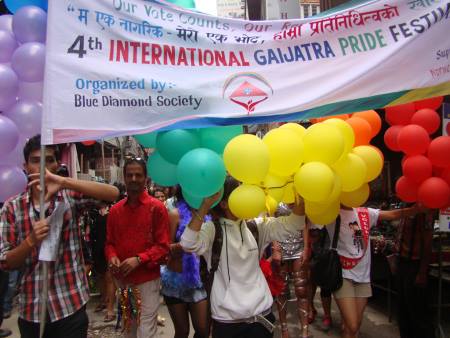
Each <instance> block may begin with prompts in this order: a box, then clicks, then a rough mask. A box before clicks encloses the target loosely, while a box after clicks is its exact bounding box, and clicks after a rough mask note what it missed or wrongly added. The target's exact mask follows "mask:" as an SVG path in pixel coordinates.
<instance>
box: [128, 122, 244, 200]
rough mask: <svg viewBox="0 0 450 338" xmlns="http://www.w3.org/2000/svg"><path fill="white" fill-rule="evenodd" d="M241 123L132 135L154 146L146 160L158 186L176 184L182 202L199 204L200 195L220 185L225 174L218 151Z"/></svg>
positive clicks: (235, 134) (139, 140)
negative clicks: (178, 187)
mask: <svg viewBox="0 0 450 338" xmlns="http://www.w3.org/2000/svg"><path fill="white" fill-rule="evenodd" d="M239 134H242V126H229V127H212V128H204V129H198V130H197V129H191V130H187V129H175V130H170V131H163V132H158V133H149V134H145V135H136V136H135V138H136V139H137V140H138V142H139V143H140V144H141V145H143V146H144V147H147V148H156V151H155V152H154V153H153V154H152V155H150V157H149V159H148V162H147V169H148V173H149V176H150V178H151V179H152V180H153V181H154V182H155V183H156V184H159V185H162V186H174V185H177V184H179V185H180V186H181V188H182V194H183V197H184V199H185V200H186V202H187V203H188V204H189V205H190V206H191V207H193V208H198V207H200V204H201V202H202V200H203V198H205V197H208V196H211V195H214V194H215V193H216V192H218V191H220V190H221V189H222V187H223V184H224V182H225V177H226V171H225V166H224V164H223V160H222V153H223V150H224V148H225V145H226V144H227V143H228V141H229V140H231V139H232V138H233V137H235V136H237V135H239Z"/></svg>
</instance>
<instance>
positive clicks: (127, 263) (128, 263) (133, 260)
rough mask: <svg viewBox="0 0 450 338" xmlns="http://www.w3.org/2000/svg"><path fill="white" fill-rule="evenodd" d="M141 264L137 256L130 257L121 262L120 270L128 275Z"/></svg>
mask: <svg viewBox="0 0 450 338" xmlns="http://www.w3.org/2000/svg"><path fill="white" fill-rule="evenodd" d="M138 266H139V260H138V258H137V257H130V258H127V259H125V260H124V261H123V262H122V263H120V272H121V273H122V275H124V276H126V275H128V274H129V273H130V272H132V271H133V270H134V269H136V268H137V267H138Z"/></svg>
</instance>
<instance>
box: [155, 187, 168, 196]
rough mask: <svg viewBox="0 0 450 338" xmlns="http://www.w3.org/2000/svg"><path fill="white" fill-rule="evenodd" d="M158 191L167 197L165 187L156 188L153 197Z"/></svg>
mask: <svg viewBox="0 0 450 338" xmlns="http://www.w3.org/2000/svg"><path fill="white" fill-rule="evenodd" d="M157 191H159V192H162V193H163V194H164V196H165V195H166V192H165V191H164V188H163V187H155V188H154V189H153V195H155V193H156V192H157Z"/></svg>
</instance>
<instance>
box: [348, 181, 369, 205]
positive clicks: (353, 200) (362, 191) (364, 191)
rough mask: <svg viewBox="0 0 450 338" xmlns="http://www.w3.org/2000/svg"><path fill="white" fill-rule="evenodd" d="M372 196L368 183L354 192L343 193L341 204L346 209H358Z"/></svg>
mask: <svg viewBox="0 0 450 338" xmlns="http://www.w3.org/2000/svg"><path fill="white" fill-rule="evenodd" d="M369 195H370V188H369V185H368V184H367V183H364V184H363V185H362V186H361V187H359V188H358V189H356V190H354V191H349V192H342V193H341V204H343V205H345V206H346V207H350V208H356V207H359V206H361V205H363V204H364V203H366V202H367V200H368V199H369Z"/></svg>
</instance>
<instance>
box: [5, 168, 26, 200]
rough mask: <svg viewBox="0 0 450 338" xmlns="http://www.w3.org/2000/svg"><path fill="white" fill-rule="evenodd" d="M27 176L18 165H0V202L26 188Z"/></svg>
mask: <svg viewBox="0 0 450 338" xmlns="http://www.w3.org/2000/svg"><path fill="white" fill-rule="evenodd" d="M27 184H28V181H27V176H26V175H25V173H24V172H23V170H22V169H21V168H20V167H17V166H11V165H1V166H0V187H2V188H1V189H0V202H4V201H6V200H7V199H8V198H10V197H13V196H15V195H17V194H20V193H21V192H23V191H25V189H26V188H27Z"/></svg>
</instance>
